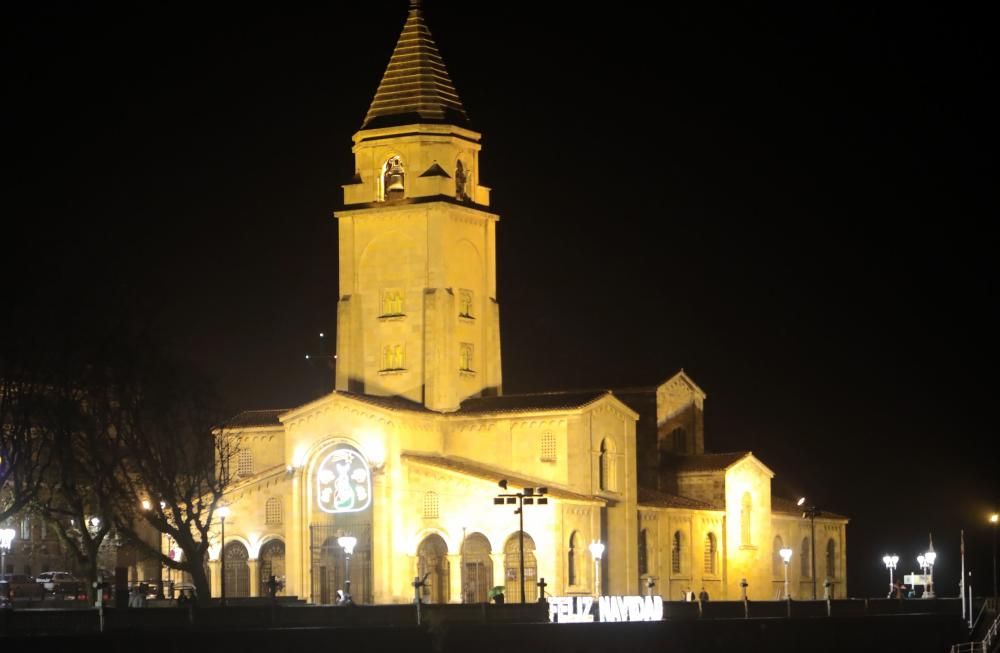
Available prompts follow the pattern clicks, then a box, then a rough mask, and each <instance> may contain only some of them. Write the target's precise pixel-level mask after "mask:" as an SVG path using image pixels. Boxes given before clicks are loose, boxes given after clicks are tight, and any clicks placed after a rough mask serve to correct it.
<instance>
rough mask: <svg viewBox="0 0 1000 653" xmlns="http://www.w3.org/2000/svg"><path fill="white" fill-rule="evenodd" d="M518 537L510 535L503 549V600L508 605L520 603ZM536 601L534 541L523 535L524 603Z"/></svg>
mask: <svg viewBox="0 0 1000 653" xmlns="http://www.w3.org/2000/svg"><path fill="white" fill-rule="evenodd" d="M518 539H519V538H518V536H517V535H516V534H515V535H511V536H510V537H509V538H508V539H507V543H506V544H505V545H504V547H503V552H504V556H503V569H504V571H503V573H504V590H503V593H504V598H505V599H506V600H507V602H508V603H520V602H521V575H520V574H521V568H520V555H519V552H520V550H521V548H520V546H519V543H518ZM536 600H538V562H537V561H536V560H535V540H533V539H531V536H530V535H528V534H527V533H525V534H524V602H525V603H534V602H535V601H536Z"/></svg>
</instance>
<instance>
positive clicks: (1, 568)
mask: <svg viewBox="0 0 1000 653" xmlns="http://www.w3.org/2000/svg"><path fill="white" fill-rule="evenodd" d="M16 534H17V531H15V530H14V529H13V528H0V578H2V577H3V576H4V575H5V574H6V573H7V552H8V551H10V545H11V544H13V542H14V535H16Z"/></svg>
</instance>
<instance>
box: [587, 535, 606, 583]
mask: <svg viewBox="0 0 1000 653" xmlns="http://www.w3.org/2000/svg"><path fill="white" fill-rule="evenodd" d="M587 548H589V549H590V555H592V556H594V595H595V596H597V597H600V596H601V556H603V555H604V544H602V543H601V542H600V540H594V541H593V542H591V543H590V545H589V546H588V547H587Z"/></svg>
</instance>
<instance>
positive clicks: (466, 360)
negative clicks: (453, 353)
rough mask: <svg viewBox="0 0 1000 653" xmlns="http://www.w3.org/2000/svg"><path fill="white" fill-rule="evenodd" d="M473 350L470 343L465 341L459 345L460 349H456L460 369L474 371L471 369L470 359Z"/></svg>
mask: <svg viewBox="0 0 1000 653" xmlns="http://www.w3.org/2000/svg"><path fill="white" fill-rule="evenodd" d="M473 351H474V350H473V348H472V345H471V344H469V343H467V342H463V343H462V344H461V345H460V349H459V351H458V357H459V369H461V370H462V371H463V372H472V371H474V370H473V369H472V360H473V359H472V355H473Z"/></svg>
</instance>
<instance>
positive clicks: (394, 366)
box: [382, 345, 405, 370]
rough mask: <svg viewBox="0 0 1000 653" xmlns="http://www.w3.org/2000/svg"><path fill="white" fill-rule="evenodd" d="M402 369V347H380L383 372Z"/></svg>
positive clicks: (403, 362)
mask: <svg viewBox="0 0 1000 653" xmlns="http://www.w3.org/2000/svg"><path fill="white" fill-rule="evenodd" d="M404 367H405V360H404V351H403V345H385V346H384V347H382V369H383V370H401V369H404Z"/></svg>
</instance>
